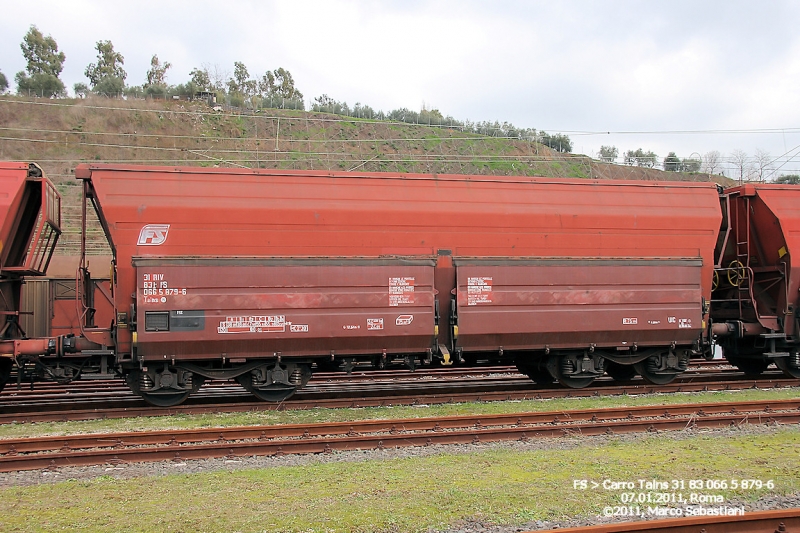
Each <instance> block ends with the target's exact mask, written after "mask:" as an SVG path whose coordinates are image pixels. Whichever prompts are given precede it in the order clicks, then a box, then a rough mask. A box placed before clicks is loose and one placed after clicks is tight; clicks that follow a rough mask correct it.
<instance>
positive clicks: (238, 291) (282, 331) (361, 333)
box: [136, 259, 435, 359]
mask: <svg viewBox="0 0 800 533" xmlns="http://www.w3.org/2000/svg"><path fill="white" fill-rule="evenodd" d="M236 262H237V261H236V259H231V260H229V261H224V260H221V259H217V260H214V261H211V262H208V261H204V260H198V261H197V262H196V265H194V266H193V265H192V261H191V260H181V261H180V263H181V264H180V265H178V264H170V262H169V261H168V260H166V261H164V264H162V265H159V264H158V260H156V259H153V260H149V261H146V262H144V263H143V264H142V266H138V267H137V269H136V271H137V280H138V281H137V284H138V287H137V321H138V323H139V324H140V326H139V328H138V352H137V353H138V354H139V355H143V356H146V357H149V358H150V359H163V357H164V355H166V356H167V357H168V358H171V357H173V356H175V357H176V358H177V359H180V358H181V357H183V356H185V357H189V358H219V357H221V355H222V354H226V357H227V358H240V357H255V356H262V357H263V356H264V355H270V356H271V355H272V354H273V353H275V352H281V354H282V355H284V356H320V355H323V356H324V355H330V354H331V352H332V351H333V352H335V353H336V354H339V355H345V354H348V353H350V354H360V353H367V354H375V353H377V354H380V353H381V351H382V350H387V353H393V354H394V353H409V352H413V353H419V352H424V351H425V350H426V349H427V348H430V347H431V345H432V343H433V335H434V325H435V304H434V290H433V271H434V267H433V263H432V262H431V261H427V262H424V263H422V264H419V262H418V264H403V263H404V261H402V260H397V261H396V262H397V264H396V265H387V264H386V263H387V260H379V261H375V264H374V265H370V264H369V263H368V262H366V263H365V262H363V261H354V262H353V264H352V265H346V264H343V261H341V260H336V261H331V264H330V265H325V264H310V265H303V264H302V261H299V262H295V264H280V263H270V262H265V263H264V264H263V265H260V266H259V265H253V264H248V261H247V260H244V261H242V262H243V263H244V264H243V265H237V264H236ZM173 263H174V262H173ZM311 263H316V261H313V262H311ZM270 265H271V266H270ZM165 324H166V325H167V327H166V328H165Z"/></svg>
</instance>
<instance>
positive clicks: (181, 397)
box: [125, 364, 205, 407]
mask: <svg viewBox="0 0 800 533" xmlns="http://www.w3.org/2000/svg"><path fill="white" fill-rule="evenodd" d="M125 382H126V383H127V384H128V387H130V388H131V390H132V391H133V392H134V393H135V394H138V395H139V396H141V397H142V399H143V400H144V401H145V402H147V403H149V404H150V405H154V406H156V407H172V406H175V405H180V404H181V403H183V402H184V401H185V400H186V398H188V397H189V395H190V394H191V393H193V392H195V391H196V390H197V389H199V388H200V386H202V384H203V383H204V382H205V378H203V377H202V376H195V375H194V374H192V373H191V372H187V371H181V370H174V369H170V368H169V367H168V366H167V365H166V364H165V365H164V369H163V370H162V371H157V370H153V369H149V370H147V371H142V370H138V369H136V370H131V371H130V372H128V373H127V374H126V375H125Z"/></svg>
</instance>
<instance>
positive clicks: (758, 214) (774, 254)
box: [721, 184, 800, 335]
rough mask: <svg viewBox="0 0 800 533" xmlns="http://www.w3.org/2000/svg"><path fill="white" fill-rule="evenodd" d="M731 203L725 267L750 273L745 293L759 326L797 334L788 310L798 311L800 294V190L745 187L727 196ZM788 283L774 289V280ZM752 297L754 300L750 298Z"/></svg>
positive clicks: (762, 186) (733, 190) (768, 185)
mask: <svg viewBox="0 0 800 533" xmlns="http://www.w3.org/2000/svg"><path fill="white" fill-rule="evenodd" d="M726 194H727V195H728V196H729V197H730V200H731V211H732V218H731V227H732V230H733V234H732V236H731V239H730V240H729V242H728V246H727V248H726V250H725V255H724V257H723V258H722V261H721V262H722V266H723V267H725V266H729V265H730V263H731V261H735V260H738V261H740V262H741V263H742V264H744V265H745V266H746V267H749V268H750V269H751V272H750V273H749V274H748V279H747V280H745V281H744V282H743V284H742V287H748V288H749V285H752V289H753V290H752V291H749V292H746V293H744V295H745V297H747V298H751V299H752V300H753V306H752V307H753V308H754V309H755V310H756V311H757V313H756V314H755V315H753V316H750V315H749V314H748V313H747V312H746V311H747V309H749V308H747V309H746V310H745V316H743V317H741V318H744V319H745V320H755V321H757V322H759V323H761V325H762V326H764V327H765V328H768V329H771V330H775V331H783V330H784V328H783V327H782V324H783V325H784V326H785V327H786V330H785V331H786V333H787V334H790V335H792V334H796V331H795V324H794V323H793V321H791V320H789V321H787V322H784V317H785V315H786V313H787V311H788V306H792V307H795V308H796V307H797V305H798V304H800V302H799V301H798V293H799V292H800V261H793V260H792V256H793V254H794V255H798V254H800V188H798V187H796V186H791V185H775V184H747V185H744V186H741V187H735V188H733V189H729V190H727V191H726ZM784 275H785V281H782V282H781V283H775V279H776V276H778V277H781V278H782V277H783V276H784ZM750 292H752V295H751V294H750Z"/></svg>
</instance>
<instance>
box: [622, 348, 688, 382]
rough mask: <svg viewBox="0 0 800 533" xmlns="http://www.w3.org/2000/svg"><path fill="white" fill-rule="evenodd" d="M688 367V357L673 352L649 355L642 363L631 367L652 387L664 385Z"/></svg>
mask: <svg viewBox="0 0 800 533" xmlns="http://www.w3.org/2000/svg"><path fill="white" fill-rule="evenodd" d="M688 366H689V357H688V356H687V355H686V354H685V353H684V354H683V355H682V356H678V355H676V354H675V353H673V352H671V351H670V352H664V353H660V354H656V355H651V356H650V357H648V358H647V359H645V360H644V361H640V362H638V363H636V364H634V365H633V367H634V368H635V369H636V371H637V372H638V373H639V375H640V376H642V377H643V378H644V380H645V381H647V382H648V383H652V384H653V385H666V384H668V383H672V382H673V381H674V380H675V378H676V377H677V376H678V374H680V373H681V372H683V371H684V370H686V368H687V367H688Z"/></svg>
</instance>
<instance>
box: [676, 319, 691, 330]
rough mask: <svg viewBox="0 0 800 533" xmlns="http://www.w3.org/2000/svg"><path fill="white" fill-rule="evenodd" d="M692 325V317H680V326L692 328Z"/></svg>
mask: <svg viewBox="0 0 800 533" xmlns="http://www.w3.org/2000/svg"><path fill="white" fill-rule="evenodd" d="M691 327H692V319H691V318H679V319H678V328H691Z"/></svg>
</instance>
